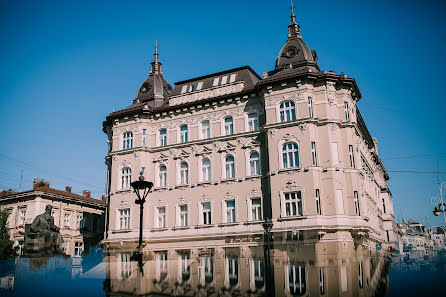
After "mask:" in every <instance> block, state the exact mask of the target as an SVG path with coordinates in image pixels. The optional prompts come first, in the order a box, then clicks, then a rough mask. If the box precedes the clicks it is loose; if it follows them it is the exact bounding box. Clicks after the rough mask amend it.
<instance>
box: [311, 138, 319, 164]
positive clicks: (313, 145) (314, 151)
mask: <svg viewBox="0 0 446 297" xmlns="http://www.w3.org/2000/svg"><path fill="white" fill-rule="evenodd" d="M311 164H312V165H313V166H317V164H318V162H317V147H316V142H315V141H312V142H311Z"/></svg>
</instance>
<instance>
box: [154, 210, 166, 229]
mask: <svg viewBox="0 0 446 297" xmlns="http://www.w3.org/2000/svg"><path fill="white" fill-rule="evenodd" d="M161 209H164V214H163V213H161V212H160V210H161ZM161 218H162V220H161ZM160 221H162V222H163V224H161V223H160ZM154 223H155V228H167V207H166V206H165V205H162V206H156V207H155V222H154Z"/></svg>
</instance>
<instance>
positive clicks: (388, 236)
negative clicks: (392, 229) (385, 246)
mask: <svg viewBox="0 0 446 297" xmlns="http://www.w3.org/2000/svg"><path fill="white" fill-rule="evenodd" d="M386 237H387V242H390V234H389V230H386Z"/></svg>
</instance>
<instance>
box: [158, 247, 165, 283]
mask: <svg viewBox="0 0 446 297" xmlns="http://www.w3.org/2000/svg"><path fill="white" fill-rule="evenodd" d="M156 274H157V278H158V279H159V280H164V279H165V278H166V277H167V252H157V253H156Z"/></svg>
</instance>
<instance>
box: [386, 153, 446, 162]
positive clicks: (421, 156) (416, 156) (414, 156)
mask: <svg viewBox="0 0 446 297" xmlns="http://www.w3.org/2000/svg"><path fill="white" fill-rule="evenodd" d="M445 155H446V153H438V154H428V155H412V156H404V157H393V158H383V160H384V161H385V160H397V159H413V158H423V157H434V156H435V157H438V156H445Z"/></svg>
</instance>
